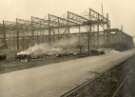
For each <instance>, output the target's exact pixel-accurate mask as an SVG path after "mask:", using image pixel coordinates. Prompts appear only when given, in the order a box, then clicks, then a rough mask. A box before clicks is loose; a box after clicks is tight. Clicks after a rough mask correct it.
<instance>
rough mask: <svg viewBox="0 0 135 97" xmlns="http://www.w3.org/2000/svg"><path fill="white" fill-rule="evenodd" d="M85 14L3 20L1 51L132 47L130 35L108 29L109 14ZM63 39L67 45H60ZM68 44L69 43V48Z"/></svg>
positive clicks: (1, 26) (92, 11)
mask: <svg viewBox="0 0 135 97" xmlns="http://www.w3.org/2000/svg"><path fill="white" fill-rule="evenodd" d="M87 12H88V13H87V15H85V16H83V15H82V16H81V15H78V14H76V13H73V12H70V11H68V12H67V15H66V16H65V17H59V16H55V15H52V14H48V17H46V19H45V18H39V17H34V16H31V19H30V20H24V19H19V18H16V21H6V20H3V22H2V23H1V24H0V34H1V37H0V42H1V43H0V44H1V46H0V48H1V49H2V52H3V49H6V52H7V49H8V52H11V53H13V52H14V54H15V53H17V52H20V51H24V50H26V49H28V48H30V47H32V46H34V45H36V44H43V43H47V44H49V45H51V44H57V42H60V41H61V42H63V44H64V45H65V48H67V49H68V48H70V49H71V48H73V46H72V45H74V49H76V50H78V51H80V53H81V52H85V53H86V52H87V53H88V54H90V52H91V50H94V49H100V48H111V49H115V50H119V51H123V50H128V49H131V48H133V38H132V37H131V36H130V35H128V34H126V33H125V32H124V31H123V30H122V29H118V28H111V20H110V19H109V14H106V16H103V15H102V14H100V13H98V12H96V11H95V10H93V9H89V10H88V11H87ZM66 40H68V41H67V42H68V43H67V44H66V43H64V42H65V41H66ZM69 42H72V43H70V46H68V44H69ZM73 42H75V43H73ZM71 46H72V47H71ZM70 51H71V50H70ZM8 54H10V53H8ZM7 56H9V55H7Z"/></svg>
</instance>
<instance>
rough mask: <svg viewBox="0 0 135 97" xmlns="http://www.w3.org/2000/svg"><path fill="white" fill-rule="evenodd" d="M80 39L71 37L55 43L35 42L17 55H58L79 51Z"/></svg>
mask: <svg viewBox="0 0 135 97" xmlns="http://www.w3.org/2000/svg"><path fill="white" fill-rule="evenodd" d="M78 40H79V39H78V38H76V37H71V38H67V39H61V40H59V41H56V42H54V43H51V44H48V43H41V44H35V45H34V46H32V47H30V48H28V49H26V50H24V51H21V52H19V53H17V55H21V54H25V55H26V54H27V55H34V56H40V55H45V54H46V55H57V54H64V53H71V52H76V51H77V49H76V48H77V46H78V43H79V41H78Z"/></svg>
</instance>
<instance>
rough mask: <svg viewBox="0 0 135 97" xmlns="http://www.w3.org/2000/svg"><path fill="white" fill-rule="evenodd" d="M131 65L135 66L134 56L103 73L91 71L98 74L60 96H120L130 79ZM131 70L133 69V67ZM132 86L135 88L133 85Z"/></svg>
mask: <svg viewBox="0 0 135 97" xmlns="http://www.w3.org/2000/svg"><path fill="white" fill-rule="evenodd" d="M129 65H130V66H129ZM132 66H133V67H135V56H132V57H130V58H129V59H127V60H126V61H124V62H122V63H121V64H120V65H118V66H116V67H114V68H112V69H110V70H108V71H106V72H105V73H103V74H100V73H98V72H93V73H94V74H96V75H98V77H97V78H95V79H94V80H87V81H86V82H84V83H83V84H81V85H78V86H77V87H76V88H74V89H72V90H71V91H69V92H67V93H65V94H63V95H62V96H61V97H99V96H100V97H121V96H120V95H122V94H121V93H123V91H124V90H123V89H124V85H125V84H128V80H131V79H129V77H128V76H129V74H130V72H131V69H133V68H132ZM133 71H135V69H133ZM123 72H124V74H125V75H124V74H123ZM132 76H134V78H133V79H132V80H135V74H134V75H132ZM108 83H109V84H110V85H109V84H108ZM105 84H107V85H108V86H107V85H105ZM96 85H97V86H96ZM111 85H114V86H111ZM103 87H104V88H103ZM108 87H109V88H108ZM105 88H106V89H105ZM127 88H131V87H127ZM132 88H133V89H135V87H132ZM108 90H109V91H108ZM134 92H135V91H134ZM134 94H135V93H134Z"/></svg>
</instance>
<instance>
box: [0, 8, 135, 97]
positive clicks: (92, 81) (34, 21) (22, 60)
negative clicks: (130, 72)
mask: <svg viewBox="0 0 135 97" xmlns="http://www.w3.org/2000/svg"><path fill="white" fill-rule="evenodd" d="M134 55H135V50H134V42H133V37H132V36H130V35H129V34H127V32H124V31H123V29H119V28H113V27H112V26H111V19H110V18H109V14H108V13H107V14H106V15H104V14H103V13H99V12H97V11H95V10H93V9H91V8H89V9H88V10H87V14H86V15H81V14H77V13H74V12H71V11H67V13H66V15H65V16H63V17H60V16H56V15H53V14H48V16H47V17H44V18H40V17H35V16H31V18H30V19H29V20H24V19H20V18H16V20H15V21H8V20H3V21H1V23H0V60H1V62H0V81H1V82H2V84H1V85H2V87H0V96H1V97H117V96H118V95H121V91H122V89H121V88H122V87H121V84H123V82H125V80H127V79H128V78H127V77H125V76H123V73H122V72H123V68H124V69H125V68H128V67H127V66H126V65H127V64H129V63H128V62H131V63H132V64H131V65H133V64H134V63H133V60H134V58H131V57H133V56H134ZM130 58H131V59H130ZM123 64H124V65H123ZM33 67H36V68H33ZM131 67H132V66H131ZM33 74H34V75H33ZM25 78H26V80H25ZM8 80H14V81H11V82H8ZM120 89H121V91H120ZM5 91H7V92H5ZM118 91H119V92H118ZM116 94H117V95H116ZM118 97H119V96H118Z"/></svg>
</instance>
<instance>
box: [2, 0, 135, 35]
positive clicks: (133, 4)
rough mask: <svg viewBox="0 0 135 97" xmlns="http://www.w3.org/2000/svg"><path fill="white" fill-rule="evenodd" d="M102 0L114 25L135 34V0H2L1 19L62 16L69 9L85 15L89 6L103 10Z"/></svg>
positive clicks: (105, 10)
mask: <svg viewBox="0 0 135 97" xmlns="http://www.w3.org/2000/svg"><path fill="white" fill-rule="evenodd" d="M102 1H103V5H104V12H105V13H106V12H108V13H109V14H110V17H111V20H112V25H113V27H118V28H120V26H121V25H123V26H124V30H125V31H126V32H128V33H129V34H131V35H135V27H134V25H135V0H0V20H2V19H6V20H15V18H16V17H18V18H25V19H29V18H30V16H38V17H41V18H42V17H43V18H44V17H45V16H46V15H47V14H48V13H52V14H55V15H58V16H62V15H63V14H65V13H66V11H68V10H70V11H73V12H76V13H81V14H82V15H83V14H84V13H85V12H86V11H87V10H88V8H93V9H95V10H97V11H100V12H101V2H102Z"/></svg>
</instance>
